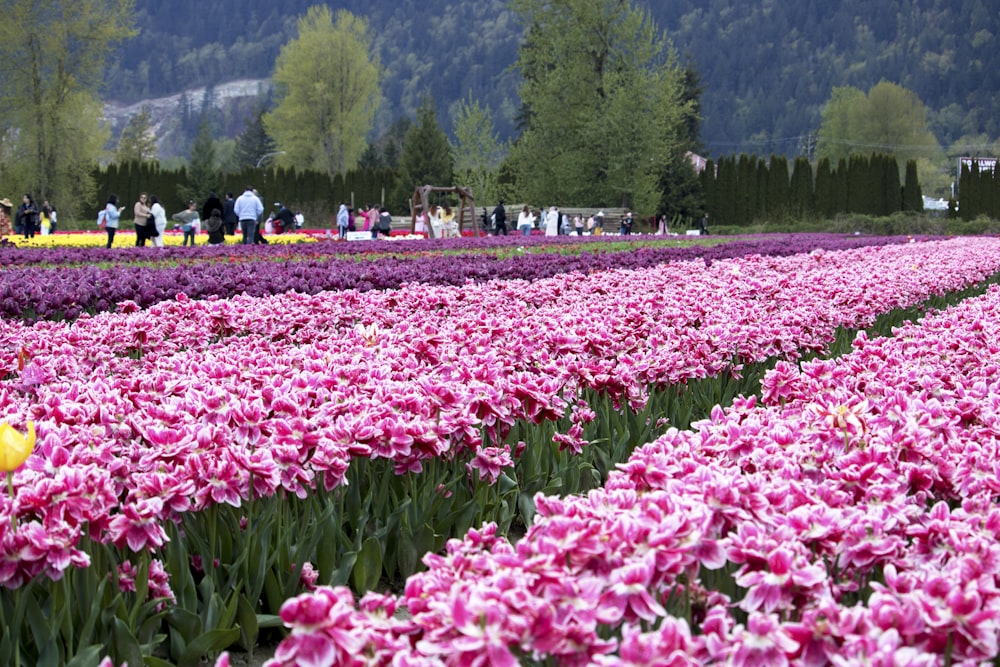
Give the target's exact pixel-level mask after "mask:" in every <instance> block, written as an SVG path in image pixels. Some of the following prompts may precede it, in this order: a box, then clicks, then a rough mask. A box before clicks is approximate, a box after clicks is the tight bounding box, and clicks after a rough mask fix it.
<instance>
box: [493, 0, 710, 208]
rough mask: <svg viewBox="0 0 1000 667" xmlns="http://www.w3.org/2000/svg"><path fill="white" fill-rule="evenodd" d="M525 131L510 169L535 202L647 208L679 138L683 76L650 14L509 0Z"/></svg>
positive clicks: (622, 6) (606, 3) (577, 1)
mask: <svg viewBox="0 0 1000 667" xmlns="http://www.w3.org/2000/svg"><path fill="white" fill-rule="evenodd" d="M511 7H512V8H513V9H514V11H515V12H516V13H517V14H518V16H519V17H520V19H521V21H522V22H523V23H524V25H525V26H526V29H527V36H526V38H525V40H524V42H523V43H522V45H521V48H520V50H519V57H518V62H517V67H518V68H519V69H520V71H521V75H522V80H523V83H522V86H521V89H520V96H521V99H522V101H523V108H522V114H521V117H522V120H523V123H524V132H523V133H522V135H521V136H520V137H519V138H518V139H517V141H516V142H515V143H514V145H513V147H512V149H511V154H510V167H511V169H512V170H513V172H514V173H515V175H516V181H517V189H518V194H519V195H520V196H521V198H523V199H524V200H526V201H531V202H534V203H537V204H540V205H542V204H547V203H553V204H559V203H567V202H574V203H578V204H582V203H586V204H590V205H600V206H627V207H632V208H636V209H639V210H640V211H643V212H647V213H652V212H653V211H654V209H655V208H656V205H657V204H658V201H659V191H658V182H659V180H660V178H661V175H662V173H663V170H664V168H665V166H666V165H667V164H669V163H670V161H671V160H672V159H675V158H676V156H677V154H678V153H679V152H681V151H680V150H679V149H680V147H681V146H682V144H683V142H684V138H685V137H686V127H687V126H686V125H685V120H686V118H687V117H688V115H689V114H690V113H691V112H692V109H693V107H692V105H691V104H690V103H689V102H685V101H683V95H684V92H685V73H684V71H683V69H682V68H681V67H680V66H679V65H678V64H677V59H676V55H675V53H674V52H673V50H672V49H671V48H670V47H669V44H668V42H667V41H666V39H665V37H664V36H663V35H661V34H660V33H659V32H658V30H657V28H656V26H655V24H654V23H653V21H652V20H651V19H650V17H649V15H648V14H647V13H646V12H644V11H641V10H639V9H637V8H635V7H634V6H633V5H632V4H631V3H630V2H620V1H618V0H560V1H559V2H541V1H539V0H512V2H511Z"/></svg>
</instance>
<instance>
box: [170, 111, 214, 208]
mask: <svg viewBox="0 0 1000 667" xmlns="http://www.w3.org/2000/svg"><path fill="white" fill-rule="evenodd" d="M212 134H213V133H212V123H211V121H210V120H209V118H208V116H204V117H203V118H202V121H201V124H200V125H199V126H198V134H197V136H195V138H194V143H193V144H191V157H190V159H189V165H190V166H188V169H187V179H186V180H185V182H184V183H183V185H180V186H178V194H179V195H180V196H181V198H182V199H194V200H195V201H198V202H200V201H202V200H203V199H204V198H205V197H207V196H208V193H210V192H216V193H217V192H218V191H219V185H218V184H219V170H218V168H217V166H216V158H215V141H214V140H213V138H212Z"/></svg>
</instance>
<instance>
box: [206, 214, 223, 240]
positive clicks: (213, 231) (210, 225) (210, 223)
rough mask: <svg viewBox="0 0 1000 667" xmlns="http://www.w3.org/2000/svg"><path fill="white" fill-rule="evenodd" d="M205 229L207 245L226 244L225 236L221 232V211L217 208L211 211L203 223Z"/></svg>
mask: <svg viewBox="0 0 1000 667" xmlns="http://www.w3.org/2000/svg"><path fill="white" fill-rule="evenodd" d="M205 229H207V230H208V244H209V245H219V244H220V243H225V242H226V235H225V233H224V232H223V222H222V211H220V210H219V209H217V208H213V209H212V213H211V215H209V216H208V219H207V220H206V222H205Z"/></svg>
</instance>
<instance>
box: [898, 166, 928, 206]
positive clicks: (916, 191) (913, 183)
mask: <svg viewBox="0 0 1000 667" xmlns="http://www.w3.org/2000/svg"><path fill="white" fill-rule="evenodd" d="M903 210H904V211H916V212H920V211H923V210H924V195H923V192H922V191H921V189H920V179H919V177H918V175H917V161H916V160H907V161H906V177H905V179H904V181H903Z"/></svg>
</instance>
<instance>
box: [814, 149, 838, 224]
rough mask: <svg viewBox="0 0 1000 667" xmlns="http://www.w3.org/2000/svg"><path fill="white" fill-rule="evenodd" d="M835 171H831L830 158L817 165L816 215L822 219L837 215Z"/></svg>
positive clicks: (820, 161) (822, 159) (824, 158)
mask: <svg viewBox="0 0 1000 667" xmlns="http://www.w3.org/2000/svg"><path fill="white" fill-rule="evenodd" d="M835 188H836V186H835V183H834V175H833V171H832V170H831V169H830V158H827V157H823V158H820V159H819V162H817V163H816V187H815V192H816V213H818V214H819V215H820V216H821V217H822V218H825V219H830V218H832V217H833V215H834V213H836V211H837V208H836V204H835V201H836V195H835Z"/></svg>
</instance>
